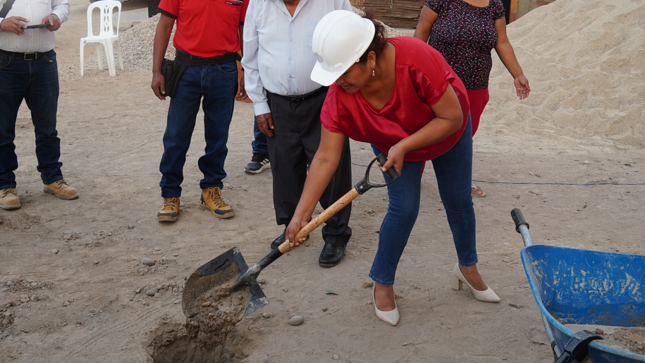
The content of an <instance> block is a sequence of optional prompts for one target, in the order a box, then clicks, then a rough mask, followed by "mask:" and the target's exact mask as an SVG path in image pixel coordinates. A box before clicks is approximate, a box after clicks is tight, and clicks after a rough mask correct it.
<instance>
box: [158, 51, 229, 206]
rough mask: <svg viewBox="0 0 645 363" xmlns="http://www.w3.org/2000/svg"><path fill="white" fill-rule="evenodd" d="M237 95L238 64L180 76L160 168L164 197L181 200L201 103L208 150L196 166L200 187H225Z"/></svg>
mask: <svg viewBox="0 0 645 363" xmlns="http://www.w3.org/2000/svg"><path fill="white" fill-rule="evenodd" d="M236 91H237V66H236V64H235V62H229V63H223V64H214V65H194V66H189V67H188V68H187V69H186V70H185V71H184V73H183V74H182V75H181V78H180V80H179V84H178V85H177V93H176V96H175V97H172V98H171V100H170V107H169V108H168V122H167V125H166V132H165V133H164V136H163V145H164V152H163V156H162V157H161V164H160V166H159V171H161V174H162V177H161V182H160V183H159V186H161V196H162V197H164V198H172V197H180V196H181V183H182V181H183V180H184V174H183V168H184V164H185V163H186V152H188V148H189V147H190V140H191V138H192V135H193V130H194V129H195V122H196V119H197V112H198V111H199V103H200V101H202V109H203V110H204V138H205V139H206V150H205V154H204V156H202V157H200V158H199V161H198V162H197V164H198V166H199V170H201V172H202V173H203V174H204V178H203V179H202V180H201V181H200V182H199V186H200V188H202V189H206V188H210V187H220V188H221V187H223V183H222V179H224V178H225V177H226V172H225V171H224V161H225V160H226V155H227V154H228V148H227V147H226V142H227V141H228V130H229V126H230V124H231V118H232V117H233V106H234V103H235V92H236Z"/></svg>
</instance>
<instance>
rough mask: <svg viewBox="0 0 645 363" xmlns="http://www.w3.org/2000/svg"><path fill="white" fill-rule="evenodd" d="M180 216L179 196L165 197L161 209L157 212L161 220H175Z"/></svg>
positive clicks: (158, 218)
mask: <svg viewBox="0 0 645 363" xmlns="http://www.w3.org/2000/svg"><path fill="white" fill-rule="evenodd" d="M177 216H179V198H164V199H163V205H162V206H161V210H160V211H159V213H157V220H158V221H159V222H174V221H176V220H177Z"/></svg>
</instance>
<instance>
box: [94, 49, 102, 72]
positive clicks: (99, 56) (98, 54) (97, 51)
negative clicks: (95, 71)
mask: <svg viewBox="0 0 645 363" xmlns="http://www.w3.org/2000/svg"><path fill="white" fill-rule="evenodd" d="M94 45H95V47H96V59H97V60H98V63H99V70H103V57H102V55H103V54H101V44H100V43H94Z"/></svg>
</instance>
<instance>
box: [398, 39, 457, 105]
mask: <svg viewBox="0 0 645 363" xmlns="http://www.w3.org/2000/svg"><path fill="white" fill-rule="evenodd" d="M406 40H407V42H405V43H408V42H409V43H408V44H405V43H404V44H403V46H404V47H405V48H404V49H402V50H404V52H403V53H404V54H403V57H401V58H403V59H401V63H404V64H406V65H407V67H408V72H410V80H411V81H412V84H413V85H414V88H415V89H416V91H417V94H418V95H419V98H420V99H421V100H423V101H424V102H425V103H426V104H427V105H428V106H432V105H434V104H436V103H437V102H439V100H440V99H441V97H442V96H443V94H444V92H446V88H448V83H452V81H453V80H454V79H455V78H456V77H457V75H456V74H455V73H454V72H453V71H452V69H451V68H450V66H448V63H447V62H446V60H445V59H444V58H443V56H442V55H441V54H440V53H439V52H438V51H437V50H436V49H434V48H432V47H431V46H429V45H428V44H427V43H425V42H423V41H421V40H419V39H416V38H408V37H406V38H405V39H404V41H406ZM419 59H423V61H422V62H419V61H418V60H419Z"/></svg>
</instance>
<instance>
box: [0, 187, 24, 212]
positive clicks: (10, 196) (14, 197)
mask: <svg viewBox="0 0 645 363" xmlns="http://www.w3.org/2000/svg"><path fill="white" fill-rule="evenodd" d="M0 208H2V209H18V208H20V198H18V193H17V192H16V188H7V189H2V190H0Z"/></svg>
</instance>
